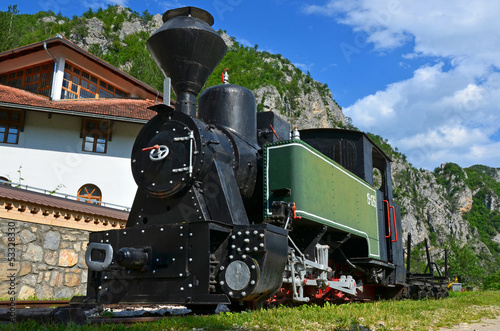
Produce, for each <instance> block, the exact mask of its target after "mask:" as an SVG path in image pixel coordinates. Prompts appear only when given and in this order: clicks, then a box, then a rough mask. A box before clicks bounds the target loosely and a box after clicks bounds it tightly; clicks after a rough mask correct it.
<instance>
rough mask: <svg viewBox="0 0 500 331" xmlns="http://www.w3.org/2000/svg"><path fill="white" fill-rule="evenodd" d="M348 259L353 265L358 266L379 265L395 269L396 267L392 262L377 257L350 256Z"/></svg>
mask: <svg viewBox="0 0 500 331" xmlns="http://www.w3.org/2000/svg"><path fill="white" fill-rule="evenodd" d="M349 261H351V262H352V263H353V264H355V265H360V266H379V267H384V268H387V269H395V268H396V267H395V266H394V264H392V263H389V262H385V261H381V260H377V259H370V258H363V257H353V258H350V259H349Z"/></svg>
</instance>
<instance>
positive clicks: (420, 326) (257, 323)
mask: <svg viewBox="0 0 500 331" xmlns="http://www.w3.org/2000/svg"><path fill="white" fill-rule="evenodd" d="M499 314H500V291H485V292H468V293H452V294H451V296H450V297H449V298H447V299H445V300H419V301H411V300H405V301H379V302H374V303H351V304H344V305H329V304H327V305H325V306H324V307H319V306H305V305H304V306H299V307H294V308H290V307H279V308H275V309H269V310H257V311H247V312H243V313H221V314H218V315H210V316H195V315H190V316H178V317H166V318H165V319H162V320H160V321H157V322H151V323H145V324H137V325H134V326H123V325H103V326H100V327H99V328H97V327H96V326H90V325H88V326H72V327H71V328H68V326H57V325H40V324H36V323H34V322H25V323H22V324H17V325H16V327H15V330H67V329H71V330H95V329H99V330H148V331H149V330H285V329H286V330H358V329H360V328H361V327H366V328H370V329H372V330H433V329H437V328H439V327H451V326H453V325H456V324H458V323H464V322H467V323H473V322H478V321H480V320H481V319H482V318H496V317H497V316H498V315H499ZM0 329H2V327H1V326H0Z"/></svg>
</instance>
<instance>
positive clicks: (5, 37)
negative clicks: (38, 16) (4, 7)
mask: <svg viewBox="0 0 500 331" xmlns="http://www.w3.org/2000/svg"><path fill="white" fill-rule="evenodd" d="M18 13H19V10H18V9H17V5H9V7H8V11H6V12H0V30H1V31H2V33H1V34H0V52H4V51H6V50H9V49H12V48H15V47H16V46H17V44H16V41H17V40H18V39H19V29H18V24H17V14H18Z"/></svg>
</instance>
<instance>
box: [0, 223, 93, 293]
mask: <svg viewBox="0 0 500 331" xmlns="http://www.w3.org/2000/svg"><path fill="white" fill-rule="evenodd" d="M8 228H14V229H15V233H16V236H15V239H16V241H15V262H14V261H13V262H12V264H11V263H10V262H9V261H8V260H7V259H4V258H2V259H1V260H0V261H1V263H0V297H3V298H10V297H12V294H13V293H14V292H15V296H16V299H20V300H22V299H28V298H30V297H34V296H36V297H37V298H39V299H49V298H69V297H72V296H74V295H78V294H85V293H86V291H87V266H86V265H85V250H84V249H82V247H86V245H87V242H88V238H89V232H88V231H83V230H74V229H67V228H62V227H55V226H48V225H42V224H35V223H29V222H21V221H12V220H6V219H3V218H0V231H1V233H9V232H8ZM10 231H12V230H10ZM2 239H3V238H2ZM5 239H7V238H5ZM8 247H9V246H8V241H7V240H0V255H1V256H2V257H4V256H7V252H8ZM10 247H12V246H10ZM10 252H11V251H10ZM12 291H14V292H12Z"/></svg>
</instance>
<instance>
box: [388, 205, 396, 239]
mask: <svg viewBox="0 0 500 331" xmlns="http://www.w3.org/2000/svg"><path fill="white" fill-rule="evenodd" d="M389 209H392V219H393V220H394V238H395V239H394V240H392V242H396V241H398V230H397V228H396V208H394V206H389Z"/></svg>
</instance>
